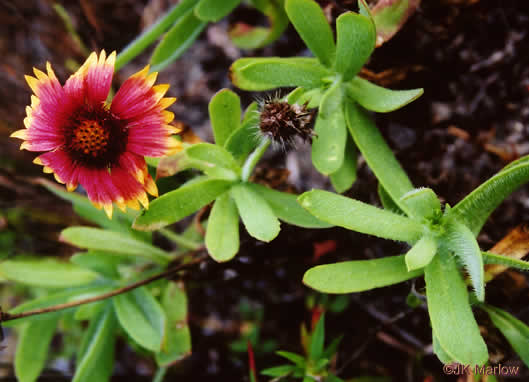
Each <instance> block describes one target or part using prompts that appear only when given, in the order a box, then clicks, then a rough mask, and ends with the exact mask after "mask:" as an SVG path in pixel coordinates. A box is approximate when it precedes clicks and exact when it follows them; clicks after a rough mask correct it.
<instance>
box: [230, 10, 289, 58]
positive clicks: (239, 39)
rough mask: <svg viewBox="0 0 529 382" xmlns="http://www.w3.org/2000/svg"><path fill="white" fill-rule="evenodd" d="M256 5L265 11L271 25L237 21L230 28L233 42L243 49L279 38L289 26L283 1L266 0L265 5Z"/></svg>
mask: <svg viewBox="0 0 529 382" xmlns="http://www.w3.org/2000/svg"><path fill="white" fill-rule="evenodd" d="M254 6H255V7H256V8H257V9H259V10H260V11H261V12H263V13H264V14H265V15H266V16H267V18H268V23H269V24H270V27H253V26H249V25H247V24H246V23H237V24H235V26H234V27H233V28H231V29H230V30H229V32H228V33H229V35H230V38H231V40H232V42H233V43H234V44H235V46H237V47H238V48H241V49H257V48H261V47H263V46H266V45H268V44H270V43H271V42H273V41H275V40H277V39H278V38H279V37H281V35H282V34H283V32H284V31H285V29H286V27H287V26H288V17H287V15H286V13H285V11H284V9H283V1H279V2H276V1H266V2H265V3H264V4H263V6H258V5H257V4H256V3H255V2H254Z"/></svg>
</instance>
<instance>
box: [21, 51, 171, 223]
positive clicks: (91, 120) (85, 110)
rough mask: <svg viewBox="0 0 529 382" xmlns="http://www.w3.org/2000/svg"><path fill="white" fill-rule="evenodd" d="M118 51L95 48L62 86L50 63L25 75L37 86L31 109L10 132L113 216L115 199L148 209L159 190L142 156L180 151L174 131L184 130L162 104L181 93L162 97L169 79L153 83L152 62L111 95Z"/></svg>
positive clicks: (46, 167)
mask: <svg viewBox="0 0 529 382" xmlns="http://www.w3.org/2000/svg"><path fill="white" fill-rule="evenodd" d="M115 60H116V53H115V52H113V53H112V54H110V55H109V56H108V57H106V54H105V51H102V52H101V54H100V55H99V57H98V56H97V54H96V53H92V54H91V55H90V57H88V59H87V60H86V62H85V63H84V64H83V65H82V66H81V67H80V68H79V70H78V71H77V72H76V73H74V74H73V75H71V76H70V78H68V80H67V81H66V83H65V84H64V86H62V85H61V84H60V83H59V81H58V79H57V77H56V76H55V74H54V72H53V70H52V68H51V65H50V64H49V63H47V65H46V68H47V74H46V73H44V72H42V71H40V70H38V69H34V72H35V77H31V76H26V81H27V82H28V84H29V86H30V87H31V89H32V90H33V93H34V95H32V96H31V106H28V107H27V108H26V111H27V117H26V118H25V119H24V125H25V127H26V128H25V129H22V130H18V131H16V132H14V133H13V134H12V135H11V136H12V137H15V138H19V139H23V140H24V142H23V143H22V145H21V146H20V149H21V150H22V149H26V150H29V151H39V152H44V153H43V154H41V155H40V156H38V157H37V158H35V161H34V163H36V164H39V165H43V166H44V172H46V173H54V175H55V179H57V181H58V182H60V183H64V184H66V187H67V189H68V190H69V191H73V190H74V189H75V188H76V187H77V185H79V184H80V185H81V186H83V187H84V189H85V190H86V193H87V195H88V198H89V199H90V200H91V202H92V203H93V204H94V205H95V206H96V207H98V208H103V209H104V210H105V212H106V213H107V215H108V216H109V217H111V216H112V203H116V205H117V206H118V207H119V208H120V209H121V210H123V211H124V210H126V207H127V206H128V207H130V208H133V209H139V208H140V203H141V205H143V206H144V207H145V208H148V205H149V199H148V196H147V193H149V194H151V195H153V196H157V195H158V189H157V187H156V184H155V183H154V181H153V179H152V178H151V176H150V175H149V173H148V171H147V164H146V162H145V159H144V156H151V157H160V156H164V155H168V154H172V153H174V152H176V151H178V150H179V149H180V143H179V141H177V140H176V139H174V138H172V137H171V135H172V134H174V133H177V132H179V130H178V129H177V128H175V127H174V126H171V125H170V123H171V121H172V120H173V118H174V115H173V113H171V112H169V111H167V110H165V109H166V108H167V107H168V106H170V105H171V104H172V103H173V102H175V101H176V98H171V97H164V95H165V93H166V92H167V90H168V88H169V85H166V84H162V85H154V82H155V81H156V76H157V73H150V74H149V67H148V66H146V67H145V68H144V69H143V70H141V71H139V72H138V73H136V74H134V75H132V76H131V77H130V78H128V79H127V80H126V81H125V82H124V83H123V84H122V85H121V88H120V89H119V90H118V92H117V93H116V95H115V96H114V98H113V99H112V102H111V103H109V102H107V101H106V99H107V97H108V94H109V91H110V86H111V83H112V75H113V73H114V63H115Z"/></svg>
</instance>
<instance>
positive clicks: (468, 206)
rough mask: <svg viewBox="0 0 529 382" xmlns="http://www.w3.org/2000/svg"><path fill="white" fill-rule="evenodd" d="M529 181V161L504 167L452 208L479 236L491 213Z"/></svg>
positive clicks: (459, 219) (458, 217) (458, 218)
mask: <svg viewBox="0 0 529 382" xmlns="http://www.w3.org/2000/svg"><path fill="white" fill-rule="evenodd" d="M527 181H529V162H527V161H522V162H520V163H519V164H517V165H515V166H512V167H509V168H508V169H504V170H502V171H500V172H499V173H497V174H496V175H494V176H493V177H492V178H490V179H489V180H487V181H486V182H485V183H483V184H482V185H481V186H479V187H478V188H476V189H475V190H474V191H472V192H471V193H470V194H469V195H467V196H466V197H465V198H464V199H463V200H462V201H460V202H459V203H457V205H456V206H455V207H454V208H452V210H451V213H452V214H453V215H454V216H456V220H458V221H460V222H462V223H463V224H465V225H466V226H467V227H468V228H470V230H471V231H472V232H473V233H474V236H477V234H478V233H479V231H481V227H483V224H485V222H486V221H487V218H488V217H489V215H490V214H491V213H492V211H494V210H495V209H496V207H498V206H499V205H500V203H501V202H502V201H503V200H504V199H505V198H507V196H509V195H510V194H511V193H512V192H514V191H515V190H516V189H517V188H518V187H520V186H521V185H522V184H525V183H526V182H527Z"/></svg>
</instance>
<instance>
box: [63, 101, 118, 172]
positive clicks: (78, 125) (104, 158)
mask: <svg viewBox="0 0 529 382" xmlns="http://www.w3.org/2000/svg"><path fill="white" fill-rule="evenodd" d="M125 126H126V123H125V122H124V121H121V120H120V119H119V118H117V117H116V116H115V115H113V114H112V113H110V111H108V110H106V109H105V108H104V107H101V108H100V109H99V110H90V109H88V108H86V109H85V108H82V109H81V110H78V111H77V113H74V115H73V116H72V118H70V120H69V121H68V123H67V126H66V151H67V152H68V154H69V155H70V156H71V157H72V160H74V161H76V162H77V163H80V164H83V165H85V166H88V167H92V168H106V167H107V168H108V167H112V166H113V165H114V164H116V163H117V161H118V159H119V156H120V155H121V154H122V153H123V152H124V151H125V149H126V146H127V137H128V131H127V129H126V128H125Z"/></svg>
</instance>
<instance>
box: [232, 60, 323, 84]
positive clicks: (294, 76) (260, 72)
mask: <svg viewBox="0 0 529 382" xmlns="http://www.w3.org/2000/svg"><path fill="white" fill-rule="evenodd" d="M330 74H331V72H330V71H329V70H328V69H326V68H325V67H324V66H322V65H321V64H320V63H319V62H318V60H316V59H314V58H306V57H291V58H279V57H265V58H240V59H238V60H237V61H235V62H234V63H233V64H232V66H231V67H230V78H231V81H232V82H233V84H234V85H235V86H237V87H239V88H241V89H244V90H253V91H259V90H270V89H275V88H279V87H291V86H303V87H306V88H309V89H311V88H316V87H319V86H321V85H322V78H324V77H327V76H329V75H330Z"/></svg>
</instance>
